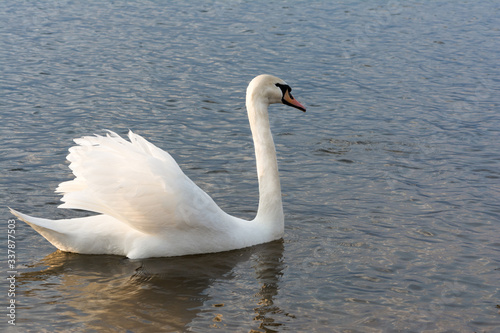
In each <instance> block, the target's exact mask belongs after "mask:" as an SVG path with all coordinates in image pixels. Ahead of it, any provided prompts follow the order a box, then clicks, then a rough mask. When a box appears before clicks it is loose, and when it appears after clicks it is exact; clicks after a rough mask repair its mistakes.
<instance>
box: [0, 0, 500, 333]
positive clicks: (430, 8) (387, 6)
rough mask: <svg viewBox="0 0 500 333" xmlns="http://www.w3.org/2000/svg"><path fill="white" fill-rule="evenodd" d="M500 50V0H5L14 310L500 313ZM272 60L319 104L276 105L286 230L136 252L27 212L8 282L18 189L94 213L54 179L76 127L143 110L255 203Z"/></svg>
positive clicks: (1, 84)
mask: <svg viewBox="0 0 500 333" xmlns="http://www.w3.org/2000/svg"><path fill="white" fill-rule="evenodd" d="M499 65H500V4H499V3H498V2H497V1H493V0H486V1H396V0H388V1H385V0H374V1H337V2H333V1H315V0H312V1H309V0H308V1H287V2H281V1H260V0H257V1H189V2H184V1H168V2H166V1H99V0H91V1H84V2H79V1H65V0H64V1H49V0H41V1H12V0H8V1H2V2H0V70H1V72H0V121H1V127H0V130H1V134H0V139H1V147H0V160H1V167H2V169H1V184H0V186H1V191H0V197H1V206H2V207H1V208H0V209H1V212H2V214H1V216H2V219H3V221H2V222H1V223H0V226H2V227H1V229H0V233H1V234H2V236H1V238H2V239H3V240H2V241H1V246H0V248H1V256H2V260H3V261H2V271H1V272H2V276H1V277H0V288H1V289H0V295H1V296H0V304H1V306H0V313H1V315H0V327H4V328H8V329H9V332H212V331H214V332H424V331H425V332H500V313H499V311H500V305H499V304H500V133H499V132H500V80H499V77H500V66H499ZM261 73H270V74H274V75H277V76H279V77H281V78H283V79H285V80H286V81H287V82H288V83H289V84H290V85H291V86H292V87H293V89H294V96H295V97H296V98H297V99H298V100H300V101H301V102H303V103H304V104H305V105H306V106H307V109H308V110H307V112H306V113H305V114H303V113H302V112H300V111H297V110H294V109H290V108H286V107H282V106H272V110H271V118H272V119H271V123H272V130H273V132H274V136H275V143H276V146H277V151H278V155H279V156H278V159H279V165H280V173H281V182H282V189H283V201H284V210H285V215H286V234H285V236H284V238H283V240H282V241H277V242H273V243H270V244H265V245H261V246H256V247H252V248H248V249H243V250H238V251H232V252H227V253H220V254H208V255H200V256H189V257H179V258H159V259H148V260H129V259H126V258H123V257H115V256H88V255H77V254H68V253H62V252H58V251H56V252H54V251H55V248H54V247H52V245H50V244H49V243H48V242H47V241H46V240H45V239H43V238H42V237H41V236H40V235H38V234H37V233H36V232H35V231H34V230H32V229H31V228H30V227H29V226H27V225H26V224H24V223H23V222H21V221H17V222H16V224H15V230H16V234H15V235H16V239H15V240H16V243H15V249H14V250H15V270H16V271H18V273H17V275H16V281H15V296H12V297H11V296H8V290H9V288H10V287H11V286H10V284H9V280H8V279H7V278H8V276H9V275H8V270H9V268H8V264H7V259H8V258H7V255H8V252H7V251H8V246H7V237H8V234H7V233H8V221H9V219H13V216H12V215H10V214H9V212H8V210H7V208H6V206H10V207H12V208H15V209H17V210H20V211H22V212H25V213H29V214H32V215H35V216H41V217H47V218H68V217H73V216H81V215H82V214H84V213H82V212H77V211H71V210H63V209H58V208H57V205H58V204H59V196H58V195H56V194H55V193H54V192H53V191H54V189H55V188H56V186H57V184H58V183H59V182H61V181H65V180H69V179H71V178H72V175H71V172H70V170H69V168H68V163H67V161H65V156H66V154H67V149H68V148H69V147H70V146H71V145H72V144H73V143H72V139H73V138H76V137H80V136H83V135H88V134H93V133H97V134H102V133H104V131H105V130H106V129H109V130H113V131H116V132H118V133H120V134H126V132H127V131H128V129H132V130H134V131H135V132H136V133H138V134H140V135H142V136H144V137H145V138H146V139H148V140H150V141H151V142H153V143H155V144H156V145H158V146H159V147H161V148H163V149H165V150H168V151H169V152H170V153H171V154H172V156H174V158H175V159H176V160H177V161H178V163H179V164H180V165H181V167H182V168H183V170H184V171H185V173H186V174H187V175H188V176H190V177H191V178H192V179H193V180H195V181H196V183H197V184H199V186H200V187H202V188H203V189H205V190H206V191H207V192H208V193H210V194H211V195H212V196H213V197H214V199H215V200H216V202H217V203H218V204H219V205H220V206H221V207H222V208H223V209H225V210H226V211H228V212H229V213H231V214H234V215H237V216H240V217H244V218H253V216H254V214H255V211H256V207H257V201H258V193H257V180H256V174H255V162H254V157H253V145H252V142H251V136H250V130H249V127H248V122H247V119H246V113H245V108H244V97H245V96H244V94H245V89H246V85H247V83H248V82H249V81H250V80H251V79H252V78H253V77H254V76H256V75H258V74H261ZM10 270H12V268H11V269H10ZM12 299H14V300H15V302H16V303H15V304H16V309H15V324H16V325H15V326H13V325H11V324H9V323H8V321H9V320H11V319H10V318H9V317H8V314H9V311H10V310H9V309H8V308H7V306H8V305H9V304H10V303H9V302H10V301H11V300H12ZM3 330H4V329H3Z"/></svg>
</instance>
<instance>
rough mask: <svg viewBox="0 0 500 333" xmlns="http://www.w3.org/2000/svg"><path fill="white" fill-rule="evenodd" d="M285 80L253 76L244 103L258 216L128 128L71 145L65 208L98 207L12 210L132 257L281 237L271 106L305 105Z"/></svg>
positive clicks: (80, 245) (75, 247) (62, 243)
mask: <svg viewBox="0 0 500 333" xmlns="http://www.w3.org/2000/svg"><path fill="white" fill-rule="evenodd" d="M290 91H291V88H290V87H289V86H288V85H286V83H285V82H284V81H283V80H281V79H278V78H276V77H273V76H270V75H260V76H257V77H256V78H255V79H253V80H252V81H251V82H250V84H249V86H248V89H247V98H246V106H247V111H248V118H249V122H250V127H251V130H252V137H253V140H254V145H255V155H256V161H257V174H258V179H259V194H260V198H259V207H258V210H257V215H256V217H255V219H254V220H252V221H246V220H242V219H239V218H237V217H234V216H231V215H228V214H226V213H225V212H224V211H223V210H222V209H220V208H219V206H217V204H216V203H215V202H214V201H213V200H212V199H211V198H210V196H208V194H206V193H205V192H204V191H203V190H202V189H200V188H199V187H198V186H197V185H196V184H195V183H193V182H192V181H191V180H190V179H189V178H188V177H187V176H186V175H185V174H184V173H183V172H182V170H181V169H180V167H179V166H178V165H177V163H176V162H175V160H174V159H173V158H172V157H171V156H170V154H168V153H167V152H166V151H164V150H161V149H160V148H158V147H156V146H154V145H153V144H151V143H149V142H148V141H146V140H145V139H143V138H142V137H140V136H139V135H137V134H134V133H132V132H129V139H130V141H127V140H125V139H123V138H121V137H120V136H118V135H117V134H115V133H113V132H110V133H108V135H107V136H88V137H83V138H80V139H76V140H75V142H76V143H77V145H76V146H74V147H72V148H70V154H69V155H68V160H69V161H70V162H71V164H70V168H71V169H72V171H73V173H74V175H75V179H73V180H71V181H67V182H64V183H61V184H60V185H59V187H58V188H57V190H56V191H57V192H60V193H64V196H63V198H62V199H61V200H62V201H63V202H64V203H63V204H62V205H61V206H59V207H61V208H74V209H83V210H88V211H92V212H96V213H99V214H100V215H95V216H90V217H83V218H74V219H65V220H49V219H41V218H36V217H31V216H28V215H24V214H21V213H19V212H16V211H14V210H12V212H13V213H14V214H15V215H17V216H18V217H19V218H20V219H22V220H24V221H25V222H26V223H28V224H29V225H31V226H32V227H33V229H35V230H36V231H38V232H39V233H40V234H41V235H42V236H44V237H45V238H46V239H47V240H48V241H49V242H50V243H52V244H53V245H54V246H56V247H57V248H58V249H60V250H62V251H67V252H76V253H86V254H116V255H124V256H127V257H129V258H146V257H164V256H165V257H166V256H178V255H187V254H195V253H209V252H219V251H226V250H232V249H238V248H243V247H247V246H252V245H256V244H260V243H265V242H269V241H272V240H275V239H279V238H281V237H282V235H283V231H284V217H283V208H282V203H281V188H280V181H279V175H278V164H277V160H276V152H275V148H274V142H273V138H272V135H271V130H270V126H269V118H268V106H269V105H270V104H272V103H279V102H282V103H284V104H288V105H291V106H294V107H296V108H299V109H301V110H302V111H305V108H304V107H303V106H302V105H301V104H300V103H299V102H297V101H296V100H294V99H293V97H292V96H291V94H290Z"/></svg>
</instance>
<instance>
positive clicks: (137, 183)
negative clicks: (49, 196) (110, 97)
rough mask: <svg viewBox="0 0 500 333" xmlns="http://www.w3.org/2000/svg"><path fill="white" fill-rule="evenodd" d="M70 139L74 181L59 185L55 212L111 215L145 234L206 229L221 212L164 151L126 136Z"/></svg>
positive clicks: (131, 134) (222, 213)
mask: <svg viewBox="0 0 500 333" xmlns="http://www.w3.org/2000/svg"><path fill="white" fill-rule="evenodd" d="M129 138H130V141H127V140H125V139H123V138H121V137H120V136H119V135H118V134H116V133H113V132H109V133H108V134H107V135H106V136H87V137H83V138H80V139H76V140H75V142H76V143H77V145H76V146H74V147H71V148H70V150H69V151H70V154H69V155H68V157H67V158H68V160H69V161H70V162H71V164H70V166H69V167H70V169H71V170H72V171H73V173H74V175H75V179H73V180H71V181H67V182H64V183H61V184H60V185H59V187H58V188H57V190H56V192H60V193H63V194H64V196H63V197H62V199H61V200H62V201H63V202H64V203H63V204H62V205H60V206H59V207H61V208H74V209H83V210H88V211H93V212H98V213H102V214H106V215H110V216H113V217H114V218H116V219H118V220H120V221H122V222H124V223H127V224H128V225H130V226H131V227H133V228H135V229H137V230H139V231H142V232H145V233H150V234H154V233H161V232H168V229H169V228H177V229H178V228H183V227H186V228H193V227H194V228H203V227H207V228H210V224H211V223H212V221H214V220H216V219H217V218H219V219H221V218H223V215H225V213H224V212H223V211H222V210H221V209H220V208H219V207H218V206H217V204H215V202H214V201H213V200H212V198H210V196H209V195H208V194H206V193H205V192H204V191H203V190H202V189H200V188H199V187H198V186H197V185H196V184H195V183H193V182H192V181H191V180H190V179H189V178H188V177H187V176H186V175H185V174H184V173H183V172H182V170H181V169H180V167H179V165H178V164H177V163H176V162H175V160H174V159H173V158H172V156H170V154H169V153H167V152H166V151H164V150H162V149H160V148H158V147H156V146H155V145H153V144H151V143H149V142H148V141H146V140H145V139H143V138H142V137H141V136H139V135H137V134H134V133H132V132H131V131H130V132H129Z"/></svg>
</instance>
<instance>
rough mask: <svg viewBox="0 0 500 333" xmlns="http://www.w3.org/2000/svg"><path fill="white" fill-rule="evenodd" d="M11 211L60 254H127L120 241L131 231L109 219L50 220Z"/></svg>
mask: <svg viewBox="0 0 500 333" xmlns="http://www.w3.org/2000/svg"><path fill="white" fill-rule="evenodd" d="M9 209H10V212H11V213H12V214H14V215H15V216H17V217H18V218H19V219H20V220H22V221H24V222H26V223H27V224H29V225H30V226H31V227H32V228H33V229H35V230H36V231H37V232H38V233H39V234H40V235H42V236H43V237H45V239H47V240H48V241H49V242H50V243H51V244H52V245H54V246H55V247H57V248H58V249H59V250H61V251H65V252H75V253H86V254H96V253H97V254H100V253H109V254H118V255H124V254H125V253H124V251H125V250H124V247H123V244H120V239H123V238H122V237H123V234H124V233H126V232H128V231H130V230H131V229H130V228H128V227H127V226H126V225H124V224H123V223H120V222H119V221H117V220H116V219H114V218H112V217H110V216H106V215H94V216H88V217H80V218H74V219H62V220H50V219H42V218H38V217H33V216H29V215H26V214H23V213H20V212H18V211H16V210H14V209H12V208H9ZM132 232H135V230H132ZM122 243H123V241H122Z"/></svg>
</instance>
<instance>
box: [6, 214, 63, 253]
mask: <svg viewBox="0 0 500 333" xmlns="http://www.w3.org/2000/svg"><path fill="white" fill-rule="evenodd" d="M9 210H10V212H11V213H12V214H14V215H15V216H17V217H18V218H19V219H20V220H22V221H24V222H26V223H27V224H29V225H30V226H31V227H32V228H33V229H35V230H36V231H37V232H38V233H39V234H40V235H42V236H43V237H45V239H47V240H48V241H49V242H50V243H51V244H52V245H54V246H55V247H57V248H58V249H59V250H62V251H67V252H72V251H71V250H70V248H69V247H68V246H67V238H68V236H67V235H66V234H65V232H64V230H59V229H61V228H58V227H60V226H58V224H59V223H57V222H59V221H56V220H49V219H42V218H38V217H33V216H29V215H26V214H23V213H20V212H18V211H16V210H14V209H12V208H10V207H9Z"/></svg>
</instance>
